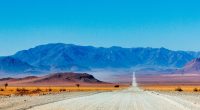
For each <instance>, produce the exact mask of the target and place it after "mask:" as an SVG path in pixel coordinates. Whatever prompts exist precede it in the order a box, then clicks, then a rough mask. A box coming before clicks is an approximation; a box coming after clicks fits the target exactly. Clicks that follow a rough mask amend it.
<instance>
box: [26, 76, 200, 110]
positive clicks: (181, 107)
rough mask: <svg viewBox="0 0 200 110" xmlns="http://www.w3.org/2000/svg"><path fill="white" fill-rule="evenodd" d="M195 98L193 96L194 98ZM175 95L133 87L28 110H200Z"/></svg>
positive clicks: (196, 105) (199, 106)
mask: <svg viewBox="0 0 200 110" xmlns="http://www.w3.org/2000/svg"><path fill="white" fill-rule="evenodd" d="M194 97H195V96H194ZM186 99H187V98H186V97H182V96H179V95H176V94H166V93H158V92H150V91H143V90H141V89H139V88H138V87H137V84H136V82H135V78H134V77H133V87H131V88H129V89H127V90H122V91H115V92H104V93H99V94H94V95H90V96H85V97H78V98H72V99H67V100H63V101H58V102H54V103H50V104H46V105H42V106H38V107H34V108H31V109H30V110H200V105H199V104H196V103H193V102H192V101H189V100H186Z"/></svg>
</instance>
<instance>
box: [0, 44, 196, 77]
mask: <svg viewBox="0 0 200 110" xmlns="http://www.w3.org/2000/svg"><path fill="white" fill-rule="evenodd" d="M199 56H200V52H191V51H172V50H168V49H165V48H149V47H148V48H122V47H116V46H113V47H110V48H104V47H93V46H79V45H73V44H63V43H55V44H46V45H40V46H37V47H34V48H31V49H28V50H22V51H19V52H17V53H16V54H14V55H11V56H6V57H0V73H15V74H17V73H20V74H21V73H45V72H50V71H51V72H52V71H53V72H61V71H84V70H91V69H98V68H101V69H102V68H136V67H163V68H182V67H184V66H185V64H188V63H189V62H190V61H192V60H193V59H196V58H198V57H199Z"/></svg>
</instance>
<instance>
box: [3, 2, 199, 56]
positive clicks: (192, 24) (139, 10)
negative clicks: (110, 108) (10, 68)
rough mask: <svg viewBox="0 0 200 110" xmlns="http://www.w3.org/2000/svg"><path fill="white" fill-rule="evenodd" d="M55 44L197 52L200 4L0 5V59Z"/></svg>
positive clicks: (83, 3) (42, 3) (50, 3)
mask: <svg viewBox="0 0 200 110" xmlns="http://www.w3.org/2000/svg"><path fill="white" fill-rule="evenodd" d="M56 42H62V43H73V44H78V45H93V46H104V47H110V46H113V45H115V46H123V47H157V48H159V47H165V48H169V49H172V50H194V51H200V43H199V42H200V1H199V0H1V1H0V46H1V48H0V56H3V55H11V54H14V53H15V52H16V51H19V50H22V49H28V48H30V47H34V46H36V45H40V44H46V43H56Z"/></svg>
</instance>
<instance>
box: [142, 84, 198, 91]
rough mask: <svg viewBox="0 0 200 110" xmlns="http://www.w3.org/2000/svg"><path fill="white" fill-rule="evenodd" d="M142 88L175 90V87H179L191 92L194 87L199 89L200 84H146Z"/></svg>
mask: <svg viewBox="0 0 200 110" xmlns="http://www.w3.org/2000/svg"><path fill="white" fill-rule="evenodd" d="M141 88H142V89H144V90H153V91H175V89H176V88H181V89H182V90H183V91H185V92H193V91H194V89H195V88H197V89H198V90H200V86H188V85H148V86H141Z"/></svg>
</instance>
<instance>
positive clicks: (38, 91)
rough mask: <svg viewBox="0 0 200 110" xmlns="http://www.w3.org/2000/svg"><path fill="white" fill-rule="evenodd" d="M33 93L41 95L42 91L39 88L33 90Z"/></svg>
mask: <svg viewBox="0 0 200 110" xmlns="http://www.w3.org/2000/svg"><path fill="white" fill-rule="evenodd" d="M32 92H33V93H40V92H42V90H41V89H40V88H37V89H35V90H33V91H32Z"/></svg>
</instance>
